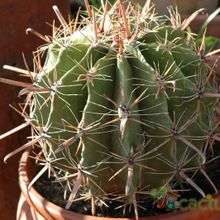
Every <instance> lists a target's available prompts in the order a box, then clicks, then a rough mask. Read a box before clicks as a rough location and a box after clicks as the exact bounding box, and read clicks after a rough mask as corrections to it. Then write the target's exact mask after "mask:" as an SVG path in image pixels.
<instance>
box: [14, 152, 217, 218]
mask: <svg viewBox="0 0 220 220" xmlns="http://www.w3.org/2000/svg"><path fill="white" fill-rule="evenodd" d="M28 156H29V151H26V152H24V153H23V155H22V157H21V160H20V164H19V185H20V188H21V191H22V193H21V196H20V200H19V203H18V209H17V220H45V219H48V220H129V219H128V218H107V217H95V216H89V215H81V214H78V213H75V212H71V211H68V210H65V209H63V208H60V207H58V206H57V205H55V204H53V203H51V202H49V201H47V200H46V199H45V198H43V197H42V196H41V195H40V194H39V193H38V192H37V191H36V190H35V189H34V188H33V187H31V188H30V189H29V190H28V184H29V182H30V179H31V178H32V177H33V175H34V173H33V168H34V166H33V160H30V159H28ZM216 201H217V202H218V204H219V206H220V194H219V195H218V197H217V198H216ZM157 219H161V220H176V219H178V220H186V219H190V220H196V219H199V220H207V219H208V220H219V219H220V208H219V210H218V211H216V210H210V209H206V210H205V209H204V210H202V211H201V210H195V211H189V212H174V213H170V214H164V215H159V216H152V217H146V218H140V220H157Z"/></svg>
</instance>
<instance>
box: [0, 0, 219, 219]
mask: <svg viewBox="0 0 220 220" xmlns="http://www.w3.org/2000/svg"><path fill="white" fill-rule="evenodd" d="M85 3H86V5H87V10H88V15H89V16H88V18H82V20H81V21H78V18H79V14H78V16H77V18H76V19H75V20H74V21H73V22H72V23H70V24H67V22H66V21H65V19H64V18H63V17H62V15H61V13H60V12H59V10H58V8H57V7H55V6H54V11H55V12H56V14H57V16H58V18H59V20H60V22H61V28H56V27H55V26H53V33H52V36H43V35H41V34H40V33H38V32H37V31H35V30H33V29H30V28H29V29H27V32H32V33H33V34H35V35H37V36H38V37H40V38H41V39H42V40H44V41H45V43H46V44H45V45H43V46H42V47H39V48H38V50H37V51H36V52H35V53H34V71H30V69H29V68H28V66H27V64H26V62H25V64H26V67H27V70H21V69H18V68H14V67H9V66H5V68H7V69H11V70H14V71H17V72H21V73H23V74H25V75H27V76H29V77H30V79H31V83H23V82H16V81H13V80H8V79H2V78H1V80H0V81H1V82H6V83H9V84H13V85H17V86H20V87H23V89H22V90H21V91H20V93H19V95H20V96H26V102H25V103H24V104H22V105H21V107H22V111H21V112H20V114H21V115H22V116H23V117H24V119H25V122H24V124H22V125H20V126H19V127H17V128H15V130H19V129H22V128H24V127H26V126H29V125H30V126H31V130H32V137H31V138H32V139H31V141H29V142H28V143H27V144H25V145H24V146H22V147H20V148H18V149H17V150H16V151H15V152H12V153H10V154H9V155H7V156H6V158H5V160H7V159H8V158H9V157H10V156H12V155H14V154H15V153H17V152H20V151H22V150H24V149H26V148H28V147H30V146H32V145H36V146H37V147H39V148H40V153H39V155H38V156H36V158H39V157H40V158H41V160H43V161H44V164H45V166H44V168H43V169H42V170H41V171H40V173H39V175H37V178H38V177H39V176H40V175H41V174H42V173H44V172H46V171H47V170H50V172H51V174H53V175H54V176H56V178H58V179H59V180H62V181H67V182H68V184H69V186H70V188H71V193H70V196H69V198H68V200H67V205H66V208H70V207H71V204H72V202H73V201H74V200H75V199H76V198H78V197H80V195H81V194H82V192H83V194H86V195H87V197H86V198H87V199H88V197H89V198H90V199H91V201H92V207H93V209H92V213H93V214H95V204H96V201H98V200H103V201H105V198H106V197H108V195H111V197H112V196H113V197H114V196H115V197H116V198H117V197H120V196H121V198H122V197H123V198H124V202H125V203H126V204H132V205H133V206H134V210H135V216H136V218H138V198H139V197H138V195H139V194H149V195H152V196H153V197H155V190H156V191H157V190H159V191H160V192H161V193H159V195H157V196H156V198H155V199H159V198H158V197H163V196H165V194H166V193H167V192H169V191H170V190H174V189H175V188H174V186H173V183H174V182H176V183H181V182H183V181H184V182H187V183H188V184H190V185H191V186H192V188H194V189H195V190H197V191H198V193H200V194H201V195H202V196H205V193H204V192H203V190H202V188H201V187H200V186H198V185H197V184H196V182H194V180H193V177H191V176H192V175H190V173H193V172H197V171H200V172H201V173H202V174H203V175H204V177H205V178H206V179H207V181H208V182H209V183H210V184H211V185H212V186H213V189H214V191H215V192H216V191H217V189H216V187H215V185H214V184H213V182H212V180H211V179H210V178H209V177H208V175H207V174H206V171H205V165H206V163H207V158H206V155H207V152H208V150H209V149H211V148H212V145H213V143H214V141H216V140H218V141H219V140H220V138H219V135H220V134H219V129H218V123H217V121H216V118H215V106H216V103H217V102H218V99H219V97H220V94H219V93H218V90H217V88H215V86H214V85H215V84H214V83H213V82H212V81H211V79H213V77H212V75H213V69H212V67H210V66H209V65H208V63H207V62H206V60H207V59H208V57H210V56H212V55H213V54H216V53H218V52H219V50H215V51H212V52H210V51H209V52H208V53H206V54H204V51H205V44H204V42H205V40H204V39H205V34H204V37H203V40H202V41H200V44H199V46H198V44H197V43H196V36H195V35H194V34H192V33H191V32H190V31H189V30H188V26H189V24H190V22H191V21H192V20H193V19H194V18H195V17H196V16H197V14H198V13H200V12H201V10H199V11H197V12H195V13H194V14H192V15H191V16H190V17H189V18H188V19H185V20H184V21H183V22H181V19H180V16H179V14H178V12H177V11H176V10H175V9H172V8H170V9H169V11H168V12H169V13H168V14H169V15H167V16H165V17H160V16H157V15H156V14H155V12H154V5H153V4H151V1H149V0H148V1H147V2H146V4H145V6H144V7H143V8H142V9H140V7H134V6H132V5H130V4H129V5H128V7H127V9H126V10H125V7H124V5H123V2H122V0H119V1H117V2H116V3H115V4H114V5H113V6H112V8H109V7H108V4H106V5H105V6H104V8H101V9H100V10H95V9H92V8H91V6H90V5H89V4H88V1H85ZM45 53H46V54H47V55H46V60H45V62H44V64H43V65H42V63H41V55H42V54H45ZM27 112H28V113H27ZM15 130H13V131H15ZM9 133H10V134H11V133H13V132H9ZM9 133H7V134H9ZM7 134H5V135H3V136H7ZM42 155H43V156H42ZM42 157H43V159H42ZM35 180H36V178H35ZM35 180H34V181H35ZM79 192H80V193H79Z"/></svg>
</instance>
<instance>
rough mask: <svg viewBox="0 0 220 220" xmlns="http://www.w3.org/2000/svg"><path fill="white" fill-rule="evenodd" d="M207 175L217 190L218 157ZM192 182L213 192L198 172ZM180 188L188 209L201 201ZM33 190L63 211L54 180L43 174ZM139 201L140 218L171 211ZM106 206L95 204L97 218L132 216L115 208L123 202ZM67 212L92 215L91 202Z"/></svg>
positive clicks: (218, 150)
mask: <svg viewBox="0 0 220 220" xmlns="http://www.w3.org/2000/svg"><path fill="white" fill-rule="evenodd" d="M213 149H214V157H217V155H220V143H217V144H216V145H215V146H214V148H213ZM211 154H212V153H211V152H210V156H208V159H207V161H209V159H211V157H213V156H211ZM206 173H207V174H208V176H209V177H210V179H211V180H212V181H213V183H214V184H215V186H216V187H217V189H220V157H219V158H218V157H217V158H216V159H215V160H213V161H212V162H211V163H208V164H207V165H206ZM187 175H189V174H187ZM193 180H194V182H195V183H196V184H197V185H198V186H200V187H201V188H202V189H203V191H204V193H205V194H206V195H208V194H213V193H214V191H213V188H212V186H211V185H210V183H209V182H208V181H207V179H206V178H205V177H204V176H203V175H202V174H201V173H200V172H197V173H196V174H195V175H194V177H193ZM180 187H181V188H182V187H183V188H184V189H187V191H183V192H179V195H180V197H179V198H178V200H179V201H181V199H185V201H194V203H191V208H193V206H194V208H197V207H196V203H195V201H199V200H201V199H202V197H201V195H200V194H199V193H198V192H197V191H196V190H195V189H194V188H192V187H191V186H190V185H189V184H187V183H183V184H181V186H180V185H176V189H180ZM35 188H36V190H37V191H38V192H39V193H40V194H41V195H42V196H43V197H44V198H46V199H47V200H48V201H50V202H53V203H55V204H57V205H58V206H60V207H62V208H65V205H66V200H64V187H63V186H61V185H60V183H58V182H56V181H55V179H53V178H50V179H48V178H47V175H43V176H42V177H41V178H40V179H39V180H38V181H37V182H36V183H35ZM138 196H139V195H138ZM67 198H68V195H67ZM138 200H139V202H138V204H139V205H140V206H141V207H143V208H144V209H143V208H140V207H139V208H138V214H139V217H145V216H152V215H159V214H163V213H167V212H170V209H168V208H167V207H164V208H162V207H160V208H158V204H157V203H155V200H153V199H152V198H150V197H148V196H146V195H140V196H139V197H138ZM105 203H106V204H107V205H108V208H107V207H106V206H104V205H101V203H100V204H96V205H97V206H96V213H97V216H108V217H114V218H117V217H118V218H119V217H127V218H130V217H133V216H134V209H133V207H132V206H130V207H129V206H127V207H126V210H125V212H124V214H123V208H118V207H120V206H123V205H124V203H123V202H120V201H115V200H113V199H109V200H108V201H105ZM187 204H188V203H187V202H186V203H185V205H186V206H187ZM189 205H190V204H189ZM219 205H220V204H219ZM70 210H72V211H74V212H79V213H82V214H87V215H91V202H90V200H87V201H83V200H82V201H77V202H74V203H73V204H72V206H71V208H70ZM172 211H178V208H177V209H175V208H174V209H172Z"/></svg>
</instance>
